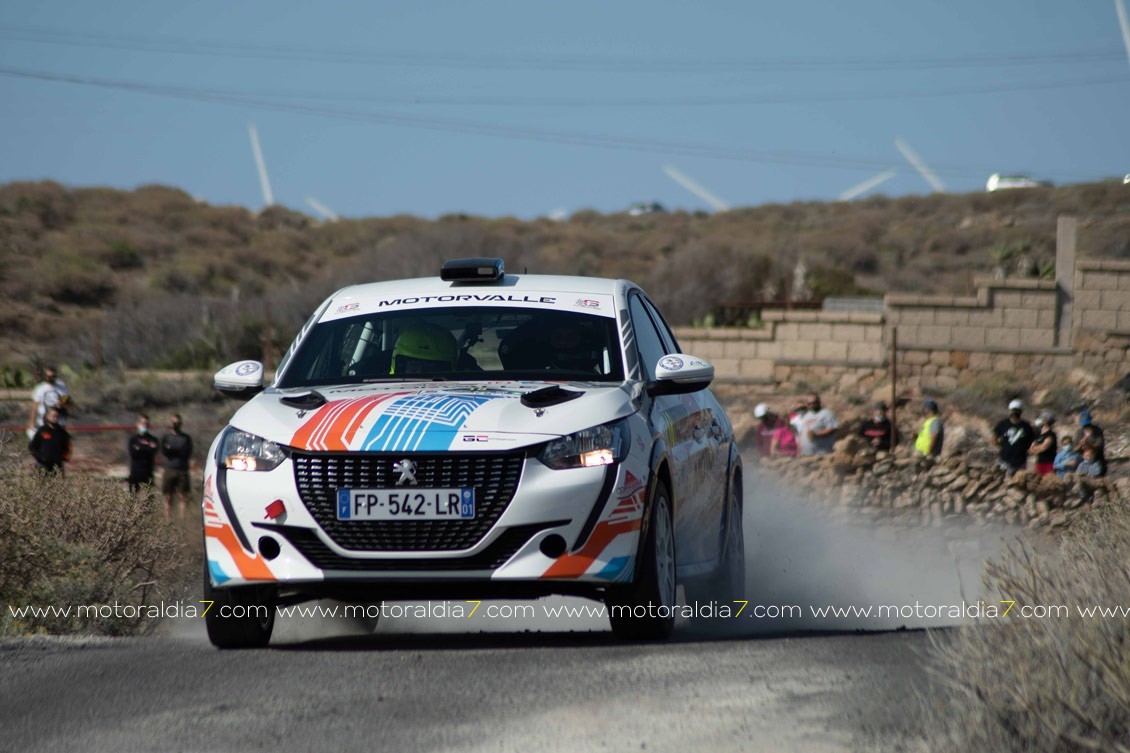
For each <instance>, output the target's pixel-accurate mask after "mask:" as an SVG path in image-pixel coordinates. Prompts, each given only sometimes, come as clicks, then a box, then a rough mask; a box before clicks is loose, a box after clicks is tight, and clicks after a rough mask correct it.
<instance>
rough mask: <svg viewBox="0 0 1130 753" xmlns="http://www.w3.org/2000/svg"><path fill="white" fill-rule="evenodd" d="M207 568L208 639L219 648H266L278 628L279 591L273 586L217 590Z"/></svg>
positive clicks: (206, 625) (205, 589)
mask: <svg viewBox="0 0 1130 753" xmlns="http://www.w3.org/2000/svg"><path fill="white" fill-rule="evenodd" d="M207 567H208V565H207V563H206V562H205V565H204V568H205V570H204V600H205V601H206V602H207V601H210V602H212V603H211V604H210V605H209V606H208V611H207V612H205V613H204V625H205V627H206V628H207V629H208V640H210V641H211V642H212V645H213V646H215V647H217V648H262V647H263V646H266V645H267V644H268V643H270V641H271V633H272V632H274V629H275V591H274V589H273V588H272V587H270V586H237V587H235V588H214V587H213V586H212V580H211V578H209V576H208V570H207Z"/></svg>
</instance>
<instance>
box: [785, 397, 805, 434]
mask: <svg viewBox="0 0 1130 753" xmlns="http://www.w3.org/2000/svg"><path fill="white" fill-rule="evenodd" d="M805 413H808V406H807V405H806V404H805V402H804V401H803V400H797V401H796V402H795V403H793V407H792V409H791V410H789V426H791V427H793V431H794V432H796V433H799V432H800V419H801V417H802V416H803V415H804V414H805Z"/></svg>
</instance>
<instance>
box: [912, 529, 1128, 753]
mask: <svg viewBox="0 0 1130 753" xmlns="http://www.w3.org/2000/svg"><path fill="white" fill-rule="evenodd" d="M1127 563H1130V516H1127V514H1126V512H1125V511H1123V510H1113V509H1109V508H1108V509H1106V510H1103V511H1101V512H1100V513H1099V514H1097V515H1096V516H1095V517H1094V518H1093V519H1092V520H1091V521H1089V523H1087V524H1082V525H1079V526H1077V527H1075V528H1073V529H1072V531H1071V533H1070V534H1069V535H1068V536H1067V537H1066V538H1065V539H1064V540H1062V542H1060V544H1059V546H1058V547H1056V548H1055V549H1054V550H1050V551H1042V550H1040V549H1038V548H1037V547H1035V546H1033V545H1031V544H1018V545H1016V546H1014V547H1013V548H1012V549H1011V550H1010V551H1009V552H1008V553H1007V554H1006V556H1005V557H1003V558H1002V560H1000V561H999V562H997V563H995V564H993V565H992V566H991V567H990V568H989V571H988V584H989V585H990V586H991V587H992V589H993V591H994V592H995V593H996V594H997V595H998V596H999V598H1001V599H1011V600H1015V601H1016V602H1017V604H1016V606H1015V607H1014V609H1016V610H1018V609H1019V608H1020V607H1021V606H1022V605H1064V606H1066V607H1067V609H1068V614H1067V615H1066V616H1057V617H1051V616H1049V617H1045V618H1035V617H1033V618H1023V617H1020V616H1019V615H1017V616H1015V617H1007V618H998V619H994V620H984V621H982V622H979V623H977V624H976V625H974V626H971V627H967V628H964V629H962V630H961V631H959V633H958V634H957V635H956V637H955V638H954V640H952V641H939V642H938V645H937V646H936V651H935V653H936V659H937V669H938V675H939V677H940V678H941V679H942V681H943V684H944V685H945V686H946V687H947V688H948V692H947V693H946V695H945V697H944V700H939V699H937V698H935V699H932V702H931V704H930V705H929V709H928V715H929V716H930V717H931V725H930V726H931V733H930V735H929V738H930V740H929V742H930V749H931V750H946V751H950V750H952V751H969V750H984V751H990V750H991V751H1026V752H1035V753H1038V752H1042V751H1049V752H1050V751H1081V750H1102V751H1124V752H1125V751H1130V651H1128V650H1127V649H1128V642H1130V620H1128V619H1127V617H1126V616H1105V617H1104V616H1090V617H1087V616H1082V615H1081V614H1080V613H1079V612H1078V608H1080V607H1081V608H1088V607H1091V606H1096V605H1097V606H1105V607H1114V608H1117V607H1123V608H1130V565H1128V564H1127Z"/></svg>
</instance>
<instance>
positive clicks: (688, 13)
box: [0, 0, 1130, 218]
mask: <svg viewBox="0 0 1130 753" xmlns="http://www.w3.org/2000/svg"><path fill="white" fill-rule="evenodd" d="M0 101H2V102H3V103H4V106H3V108H0V182H8V181H12V180H29V179H32V180H34V179H52V180H57V181H60V182H62V183H65V184H68V185H73V186H114V187H121V188H132V187H135V186H139V185H144V184H149V183H160V184H166V185H171V186H176V187H179V188H182V189H184V190H185V191H188V192H189V193H191V194H192V195H194V196H196V197H198V198H200V199H203V200H205V201H208V202H210V203H213V204H239V205H243V206H247V207H250V208H253V209H256V208H259V207H261V206H262V204H263V198H262V195H261V193H260V188H259V181H258V178H257V175H256V171H255V165H254V162H253V159H252V153H251V148H250V144H249V138H248V132H247V127H248V123H250V122H254V123H255V124H256V126H257V128H258V131H259V136H260V140H261V143H262V147H263V151H264V154H265V158H266V163H267V167H268V170H269V174H270V179H271V184H272V187H273V190H274V194H275V199H276V201H277V202H278V203H281V204H285V205H286V206H289V207H292V208H295V209H299V210H301V211H305V212H308V213H311V214H313V210H312V209H311V208H310V207H309V206H308V205H307V204H306V202H305V197H307V196H313V197H316V198H317V199H318V200H319V201H321V202H322V203H323V204H325V205H327V206H329V207H330V208H332V209H333V210H334V211H336V212H337V213H339V214H341V215H343V216H351V217H359V216H385V215H390V214H396V213H411V214H417V215H421V216H426V217H436V216H439V215H442V214H446V213H451V212H466V213H469V214H478V215H487V216H506V215H513V216H517V217H522V218H529V217H535V216H539V215H546V214H549V213H550V212H552V211H554V210H566V211H577V210H580V209H586V208H589V209H596V210H598V211H601V212H614V211H620V210H622V209H624V208H625V207H627V206H628V205H629V204H631V203H632V202H636V201H659V202H661V203H663V204H664V205H666V206H668V207H669V208H679V209H704V208H707V206H708V205H707V204H706V203H705V202H704V201H703V200H702V199H700V198H698V197H696V196H695V195H693V194H692V193H690V192H688V191H687V190H685V189H684V188H682V187H680V186H679V185H678V184H677V183H676V182H675V181H673V180H672V179H670V178H669V177H668V176H667V175H665V174H664V172H663V169H662V168H663V166H664V165H672V166H674V167H676V168H677V169H678V170H680V171H681V172H682V173H684V174H686V175H688V176H690V177H692V178H693V179H694V180H696V181H697V182H698V183H700V184H702V185H704V186H706V187H708V188H709V190H710V191H712V192H713V193H714V194H716V195H717V196H718V197H720V198H722V199H724V200H725V201H726V202H727V203H729V204H731V205H733V206H751V205H758V204H764V203H770V202H790V201H794V200H828V199H834V198H835V197H836V196H838V195H839V194H841V193H842V192H844V191H846V190H848V189H849V188H851V187H853V186H855V185H857V184H859V183H860V182H862V181H864V180H866V179H867V178H869V177H871V176H874V175H876V174H878V173H881V172H883V171H885V170H887V169H889V168H894V169H895V170H896V175H895V177H893V178H892V179H890V180H888V181H887V182H885V183H884V184H883V185H882V186H881V187H879V188H878V189H876V191H877V192H881V193H886V194H888V195H895V196H897V195H905V194H924V193H928V192H929V191H930V186H929V185H928V184H927V183H926V181H925V180H924V179H923V178H922V177H921V176H920V175H919V174H918V173H917V172H915V171H914V169H913V168H912V167H911V166H910V165H909V164H908V162H907V161H906V160H905V159H904V158H903V156H902V155H901V154H900V153H899V151H898V150H897V149H896V147H895V144H894V140H895V138H896V137H900V136H901V137H902V138H903V139H904V140H905V141H906V142H907V143H908V144H910V145H911V146H912V147H913V149H914V150H915V151H916V152H917V153H918V154H919V155H920V156H921V157H922V159H923V160H924V161H925V162H926V163H927V164H928V165H929V166H930V167H931V168H932V169H933V170H934V171H935V172H936V173H937V175H938V177H939V178H940V179H941V181H942V182H943V183H944V184H945V187H946V189H947V190H949V191H952V192H968V191H978V190H983V188H984V185H985V180H986V178H987V177H988V176H989V174H990V173H993V172H1005V173H1024V174H1028V175H1031V176H1033V177H1035V178H1038V179H1042V180H1049V181H1053V182H1054V183H1056V184H1057V185H1062V184H1065V183H1076V182H1082V181H1089V180H1098V179H1103V178H1109V177H1116V176H1117V177H1121V176H1122V175H1124V174H1126V173H1130V61H1128V57H1127V51H1126V49H1125V47H1124V44H1123V39H1122V35H1121V32H1120V28H1119V21H1118V15H1117V10H1116V4H1115V0H1077V1H1076V2H1063V1H1062V0H994V1H993V2H984V0H949V1H948V2H938V1H934V2H921V1H920V2H896V1H895V0H858V1H857V2H854V3H786V2H772V3H769V2H756V1H754V0H745V1H744V2H713V3H706V2H695V3H692V2H668V1H666V0H653V1H652V2H646V3H644V2H635V1H634V0H625V1H623V2H609V1H608V0H604V1H602V2H594V1H590V0H571V1H570V2H543V1H541V0H537V1H532V0H531V1H527V2H495V1H493V0H485V1H479V2H434V1H430V0H419V1H417V2H404V3H388V2H368V3H361V2H334V1H332V0H331V1H330V2H319V3H316V4H315V3H310V2H302V3H298V2H288V1H281V0H280V1H278V2H230V0H224V1H222V2H221V1H213V0H194V2H191V3H153V2H151V3H142V2H117V1H114V0H101V1H100V2H97V3H90V2H73V1H72V2H67V1H64V0H38V1H37V2H35V3H14V2H7V3H2V4H0Z"/></svg>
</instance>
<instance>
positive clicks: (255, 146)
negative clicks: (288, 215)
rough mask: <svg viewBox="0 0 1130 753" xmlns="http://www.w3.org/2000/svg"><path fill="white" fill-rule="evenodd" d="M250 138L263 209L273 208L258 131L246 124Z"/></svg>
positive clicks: (269, 180) (273, 196) (253, 125)
mask: <svg viewBox="0 0 1130 753" xmlns="http://www.w3.org/2000/svg"><path fill="white" fill-rule="evenodd" d="M247 133H248V135H249V136H250V137H251V153H252V154H253V155H254V156H255V167H256V168H257V169H258V170H259V187H260V188H262V189H263V207H264V208H266V207H270V206H274V204H275V195H274V194H273V193H272V192H271V179H270V178H268V177H267V163H266V162H264V161H263V150H262V149H260V148H259V131H257V130H255V124H254V123H248V124H247Z"/></svg>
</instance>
